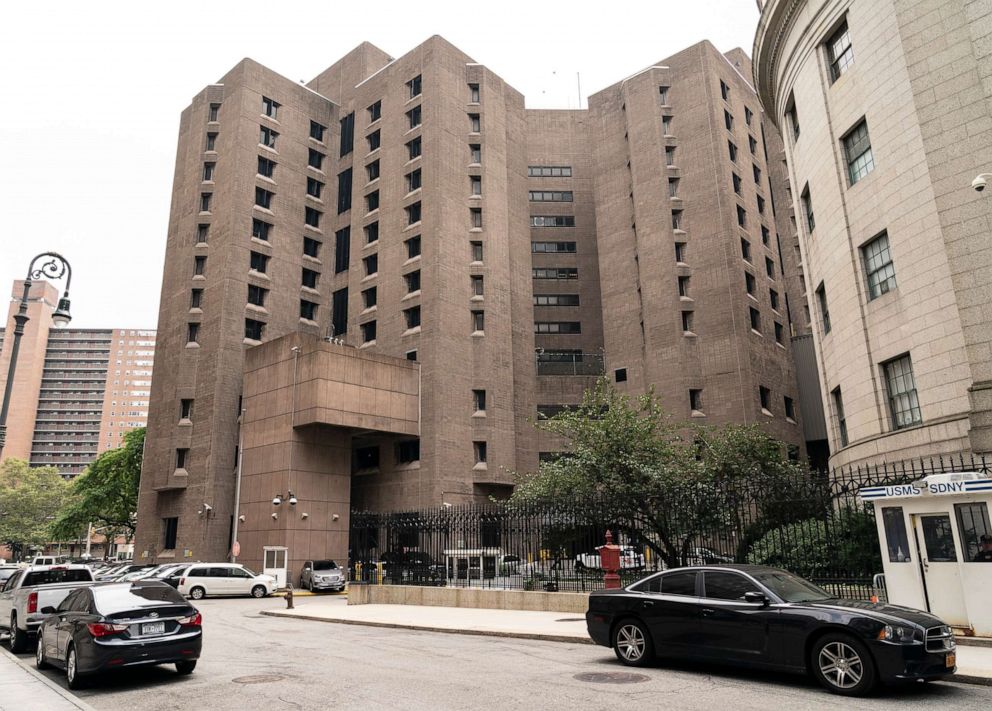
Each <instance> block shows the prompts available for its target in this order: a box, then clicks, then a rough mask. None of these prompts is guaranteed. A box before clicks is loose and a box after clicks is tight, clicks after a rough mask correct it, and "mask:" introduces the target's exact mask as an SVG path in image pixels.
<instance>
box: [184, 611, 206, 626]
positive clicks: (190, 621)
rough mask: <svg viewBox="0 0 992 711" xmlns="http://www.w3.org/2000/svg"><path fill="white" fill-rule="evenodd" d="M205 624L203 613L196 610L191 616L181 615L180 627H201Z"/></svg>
mask: <svg viewBox="0 0 992 711" xmlns="http://www.w3.org/2000/svg"><path fill="white" fill-rule="evenodd" d="M202 624H203V615H201V614H200V613H199V612H194V613H193V614H192V615H190V616H189V617H180V618H179V625H180V627H199V626H200V625H202Z"/></svg>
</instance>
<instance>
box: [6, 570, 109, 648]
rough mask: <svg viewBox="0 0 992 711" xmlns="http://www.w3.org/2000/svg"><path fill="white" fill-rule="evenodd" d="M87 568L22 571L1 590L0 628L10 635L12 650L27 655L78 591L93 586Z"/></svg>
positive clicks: (91, 574) (14, 575)
mask: <svg viewBox="0 0 992 711" xmlns="http://www.w3.org/2000/svg"><path fill="white" fill-rule="evenodd" d="M92 584H93V573H91V572H90V569H89V568H87V567H86V566H85V565H56V566H53V565H36V566H29V567H27V568H21V569H20V570H19V571H18V572H16V573H14V574H13V575H12V576H10V577H9V578H7V582H5V583H4V585H3V589H2V590H0V628H3V629H6V630H7V631H8V632H9V633H10V649H11V651H13V652H23V651H24V650H25V649H26V648H27V646H28V642H29V641H30V640H31V639H32V638H33V637H34V636H35V635H36V634H37V632H38V628H39V627H41V623H42V622H44V620H45V617H47V613H45V612H44V610H45V609H47V608H52V609H54V608H55V607H57V606H58V604H59V603H60V602H62V600H63V599H65V597H66V596H67V595H68V594H69V593H71V592H72V591H73V590H75V589H76V588H79V587H82V586H85V585H92Z"/></svg>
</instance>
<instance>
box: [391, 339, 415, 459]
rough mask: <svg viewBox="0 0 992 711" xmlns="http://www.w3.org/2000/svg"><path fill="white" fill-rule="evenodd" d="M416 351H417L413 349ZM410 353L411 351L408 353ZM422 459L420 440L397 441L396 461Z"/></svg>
mask: <svg viewBox="0 0 992 711" xmlns="http://www.w3.org/2000/svg"><path fill="white" fill-rule="evenodd" d="M411 352H412V353H416V351H411ZM407 355H409V353H408V354H407ZM407 360H416V357H413V358H408V359H407ZM418 461H420V440H419V439H411V440H407V441H406V442H397V443H396V463H397V464H411V463H413V462H418Z"/></svg>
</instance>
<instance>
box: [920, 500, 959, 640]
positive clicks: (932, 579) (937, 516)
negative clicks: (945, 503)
mask: <svg viewBox="0 0 992 711" xmlns="http://www.w3.org/2000/svg"><path fill="white" fill-rule="evenodd" d="M912 519H913V534H914V537H915V539H916V551H917V555H918V556H919V561H920V571H921V574H922V575H923V585H924V593H925V596H926V601H927V610H928V611H929V612H931V613H933V614H934V615H936V616H937V617H939V618H941V619H942V620H944V622H946V623H947V624H949V625H953V626H957V627H967V626H968V611H967V609H966V608H965V604H964V594H963V593H962V590H961V568H960V563H959V561H960V552H959V551H958V547H957V542H956V541H955V539H954V527H953V525H952V524H951V517H950V515H949V514H946V513H933V514H913V515H912Z"/></svg>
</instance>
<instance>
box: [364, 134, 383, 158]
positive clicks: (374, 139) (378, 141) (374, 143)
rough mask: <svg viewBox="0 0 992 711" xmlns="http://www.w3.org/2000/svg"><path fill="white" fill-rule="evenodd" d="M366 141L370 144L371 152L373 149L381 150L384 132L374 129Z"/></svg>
mask: <svg viewBox="0 0 992 711" xmlns="http://www.w3.org/2000/svg"><path fill="white" fill-rule="evenodd" d="M365 140H366V142H368V144H369V153H371V152H372V151H377V150H379V146H381V145H382V133H381V132H380V131H378V130H375V131H373V132H372V133H370V134H369V135H367V136H366V137H365Z"/></svg>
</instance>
